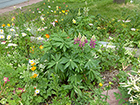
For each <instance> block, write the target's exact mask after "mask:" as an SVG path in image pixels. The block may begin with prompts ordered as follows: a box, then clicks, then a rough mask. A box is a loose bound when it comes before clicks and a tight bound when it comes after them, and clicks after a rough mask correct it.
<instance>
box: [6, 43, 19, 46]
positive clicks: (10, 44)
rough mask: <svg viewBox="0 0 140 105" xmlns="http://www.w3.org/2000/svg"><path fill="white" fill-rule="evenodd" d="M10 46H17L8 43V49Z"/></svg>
mask: <svg viewBox="0 0 140 105" xmlns="http://www.w3.org/2000/svg"><path fill="white" fill-rule="evenodd" d="M10 46H17V44H13V43H9V44H8V47H10Z"/></svg>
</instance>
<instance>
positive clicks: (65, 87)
mask: <svg viewBox="0 0 140 105" xmlns="http://www.w3.org/2000/svg"><path fill="white" fill-rule="evenodd" d="M63 87H64V89H68V90H70V89H72V88H73V86H72V85H64V86H63Z"/></svg>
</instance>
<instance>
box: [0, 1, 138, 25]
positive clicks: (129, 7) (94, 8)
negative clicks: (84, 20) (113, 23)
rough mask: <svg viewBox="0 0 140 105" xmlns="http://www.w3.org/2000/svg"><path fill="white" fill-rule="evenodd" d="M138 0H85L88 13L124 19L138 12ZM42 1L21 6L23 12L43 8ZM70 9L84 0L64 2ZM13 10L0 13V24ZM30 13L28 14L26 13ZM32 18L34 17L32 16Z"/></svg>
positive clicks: (10, 16) (60, 2) (79, 6)
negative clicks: (124, 0)
mask: <svg viewBox="0 0 140 105" xmlns="http://www.w3.org/2000/svg"><path fill="white" fill-rule="evenodd" d="M139 1H140V0H135V1H134V3H133V4H131V3H130V2H127V3H126V4H116V3H113V0H91V1H87V6H88V7H89V15H97V14H101V15H102V16H103V17H108V18H118V19H125V18H126V17H127V16H129V17H133V16H134V15H135V14H138V15H139V14H140V2H139ZM43 3H44V1H42V2H39V3H36V4H33V5H30V6H25V7H23V10H22V11H23V13H25V14H28V12H29V9H30V8H31V9H32V10H35V9H36V8H45V5H43ZM65 3H66V4H67V5H68V6H69V9H70V10H78V9H79V8H83V7H85V6H86V5H85V2H84V1H83V2H82V1H81V2H78V1H72V0H71V1H69V0H67V1H66V2H65ZM51 6H52V7H56V6H60V7H61V6H63V1H61V0H60V1H59V0H56V1H55V2H54V3H53V4H51ZM16 11H18V10H15V11H12V12H11V11H10V12H7V13H4V14H0V18H1V19H0V24H3V23H8V22H9V20H11V18H12V16H15V15H16V14H15V12H16ZM28 15H30V14H28ZM32 18H34V17H33V16H32Z"/></svg>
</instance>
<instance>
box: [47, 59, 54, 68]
mask: <svg viewBox="0 0 140 105" xmlns="http://www.w3.org/2000/svg"><path fill="white" fill-rule="evenodd" d="M55 63H56V62H55V61H51V62H50V63H48V65H49V66H48V67H47V68H48V69H49V68H51V67H52V66H54V65H55Z"/></svg>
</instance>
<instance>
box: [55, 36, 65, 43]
mask: <svg viewBox="0 0 140 105" xmlns="http://www.w3.org/2000/svg"><path fill="white" fill-rule="evenodd" d="M52 40H54V41H58V42H63V41H64V40H63V39H61V38H60V37H58V38H56V37H55V38H52Z"/></svg>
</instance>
